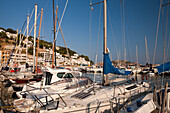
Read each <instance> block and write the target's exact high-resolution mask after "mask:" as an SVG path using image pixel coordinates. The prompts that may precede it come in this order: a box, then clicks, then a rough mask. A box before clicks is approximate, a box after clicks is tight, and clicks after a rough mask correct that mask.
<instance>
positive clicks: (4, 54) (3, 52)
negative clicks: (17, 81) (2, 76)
mask: <svg viewBox="0 0 170 113" xmlns="http://www.w3.org/2000/svg"><path fill="white" fill-rule="evenodd" d="M0 54H1V55H0V61H1V66H2V67H4V66H6V65H7V62H8V59H9V57H10V51H9V50H1V51H0Z"/></svg>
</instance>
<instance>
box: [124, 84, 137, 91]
mask: <svg viewBox="0 0 170 113" xmlns="http://www.w3.org/2000/svg"><path fill="white" fill-rule="evenodd" d="M137 87H138V86H137V85H133V86H130V87H127V88H126V89H127V90H131V89H134V88H137Z"/></svg>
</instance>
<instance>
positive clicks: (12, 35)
mask: <svg viewBox="0 0 170 113" xmlns="http://www.w3.org/2000/svg"><path fill="white" fill-rule="evenodd" d="M6 35H7V36H8V37H9V38H10V37H13V38H16V37H17V34H14V33H10V32H6Z"/></svg>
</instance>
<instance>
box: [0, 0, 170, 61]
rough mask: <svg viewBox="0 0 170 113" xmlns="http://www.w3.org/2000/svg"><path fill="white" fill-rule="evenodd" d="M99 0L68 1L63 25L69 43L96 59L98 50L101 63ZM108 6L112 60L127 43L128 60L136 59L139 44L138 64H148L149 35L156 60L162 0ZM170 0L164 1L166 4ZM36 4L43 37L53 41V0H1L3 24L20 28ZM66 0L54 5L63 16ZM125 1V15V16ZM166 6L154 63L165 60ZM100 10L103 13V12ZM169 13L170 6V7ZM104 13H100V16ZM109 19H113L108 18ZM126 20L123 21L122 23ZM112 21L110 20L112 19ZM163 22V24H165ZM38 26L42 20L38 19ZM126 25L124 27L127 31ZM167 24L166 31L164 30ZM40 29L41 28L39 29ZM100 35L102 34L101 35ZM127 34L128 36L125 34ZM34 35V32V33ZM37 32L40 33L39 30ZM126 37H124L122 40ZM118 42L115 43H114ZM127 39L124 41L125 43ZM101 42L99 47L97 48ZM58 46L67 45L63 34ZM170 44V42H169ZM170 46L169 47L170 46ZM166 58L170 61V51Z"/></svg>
mask: <svg viewBox="0 0 170 113" xmlns="http://www.w3.org/2000/svg"><path fill="white" fill-rule="evenodd" d="M99 1H100V0H69V2H68V6H67V8H66V12H65V15H64V18H63V21H62V24H61V28H62V30H63V34H64V37H65V40H66V44H67V46H68V47H69V48H70V49H72V50H74V51H76V52H78V54H84V55H87V56H89V57H90V59H91V60H93V61H94V59H95V55H96V50H97V55H98V62H99V61H102V55H103V54H102V53H103V17H102V16H103V9H102V4H98V5H96V6H93V11H92V10H91V7H90V6H89V5H90V2H92V3H96V2H99ZM107 1H108V2H107V5H108V27H107V28H108V43H107V44H108V48H109V49H110V52H111V54H110V57H111V59H112V60H116V59H117V52H116V48H117V51H120V59H123V54H124V46H125V47H126V59H127V60H130V61H136V45H137V46H138V60H139V63H142V64H145V63H146V48H145V36H146V37H147V44H148V52H149V57H150V62H151V63H152V60H153V53H154V44H155V37H156V29H157V22H158V14H159V5H160V0H121V3H120V0H107ZM167 2H168V0H164V3H167ZM35 3H37V4H38V13H39V12H40V10H41V8H43V9H44V13H43V20H42V30H41V36H45V37H44V40H47V41H50V42H52V41H53V34H52V29H53V24H52V19H53V18H52V0H15V1H14V0H0V14H1V17H0V27H3V28H5V29H7V28H12V29H15V30H16V29H19V30H20V29H21V27H22V25H23V24H24V21H25V19H26V16H27V14H28V13H29V14H30V15H31V12H32V10H33V8H34V5H35ZM65 3H66V0H60V1H59V0H55V7H56V6H57V5H58V7H59V12H58V14H59V17H60V18H61V15H62V12H63V9H64V6H65ZM123 3H124V18H123V16H121V15H123V12H122V11H123ZM167 8H168V6H166V7H163V13H164V16H162V13H161V18H160V27H159V32H158V41H157V51H156V57H155V63H162V62H163V38H162V37H163V31H164V32H165V31H166V27H165V26H166V17H167ZM100 13H101V14H100ZM168 13H170V8H169V9H168ZM100 15H101V16H100ZM109 18H110V19H109ZM163 18H164V19H163ZM169 18H170V17H169ZM123 19H124V24H121V23H122V22H123V21H122V20H123ZM33 21H34V14H33V17H32V19H31V21H30V29H31V27H32V25H33ZM110 21H111V22H110ZM163 22H164V24H163ZM38 25H39V19H38ZM124 26H125V30H124ZM163 26H164V30H163ZM167 28H168V29H167V31H168V33H167V39H166V51H167V47H168V40H169V39H170V32H169V30H170V24H168V27H167ZM37 31H38V29H37ZM98 34H99V37H98ZM124 34H125V35H124ZM31 35H32V36H33V32H32V33H31ZM37 35H38V32H37ZM122 35H123V36H125V40H123V39H122ZM114 41H115V43H114ZM124 41H125V44H123V42H124ZM97 42H98V48H97V49H96V47H97ZM57 45H58V46H64V43H63V40H62V37H61V33H60V32H59V34H58V37H57ZM169 46H170V45H169ZM169 49H170V48H169ZM167 56H168V57H167V59H166V60H170V53H169V55H167Z"/></svg>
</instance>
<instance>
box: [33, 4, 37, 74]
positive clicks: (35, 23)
mask: <svg viewBox="0 0 170 113" xmlns="http://www.w3.org/2000/svg"><path fill="white" fill-rule="evenodd" d="M36 25H37V4H35V22H34V50H33V71H35V48H36Z"/></svg>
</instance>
